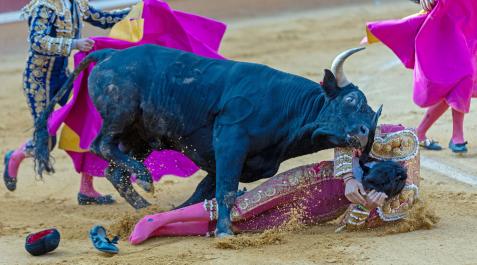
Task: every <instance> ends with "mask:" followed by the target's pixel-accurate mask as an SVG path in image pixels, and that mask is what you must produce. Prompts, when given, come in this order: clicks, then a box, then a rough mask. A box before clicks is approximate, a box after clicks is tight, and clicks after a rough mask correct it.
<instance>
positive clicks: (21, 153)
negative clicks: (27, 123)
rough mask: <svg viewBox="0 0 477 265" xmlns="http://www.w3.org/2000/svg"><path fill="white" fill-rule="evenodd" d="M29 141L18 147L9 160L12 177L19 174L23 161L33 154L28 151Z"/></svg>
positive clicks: (9, 170) (9, 173) (9, 172)
mask: <svg viewBox="0 0 477 265" xmlns="http://www.w3.org/2000/svg"><path fill="white" fill-rule="evenodd" d="M27 143H28V142H27ZM27 143H25V144H23V145H22V146H20V148H18V149H16V150H15V151H14V152H13V154H12V156H11V157H10V161H9V162H8V175H9V176H10V177H12V178H16V177H17V176H18V169H19V168H20V164H21V163H22V161H23V160H24V159H25V158H27V157H31V155H29V154H28V153H27V152H26V146H27Z"/></svg>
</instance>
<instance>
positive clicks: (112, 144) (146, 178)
mask: <svg viewBox="0 0 477 265" xmlns="http://www.w3.org/2000/svg"><path fill="white" fill-rule="evenodd" d="M107 131H108V129H107V127H105V126H104V125H103V128H101V132H100V133H99V135H98V136H97V137H96V139H95V140H94V141H93V143H92V145H91V151H92V152H93V153H95V154H97V155H99V156H100V157H102V158H103V159H106V160H108V161H110V162H112V163H114V164H115V165H116V166H119V167H121V168H123V169H125V170H127V171H129V173H131V174H135V175H136V177H137V180H136V183H137V184H138V185H139V186H141V188H143V189H144V190H145V191H147V192H153V191H154V185H153V183H152V176H151V174H150V173H149V171H148V170H147V168H146V167H145V166H144V165H143V164H142V163H141V162H139V161H137V160H136V159H134V158H132V157H130V156H128V155H126V154H125V153H124V152H122V151H121V150H120V149H119V140H118V138H117V137H115V136H114V135H109V134H107V133H105V132H107Z"/></svg>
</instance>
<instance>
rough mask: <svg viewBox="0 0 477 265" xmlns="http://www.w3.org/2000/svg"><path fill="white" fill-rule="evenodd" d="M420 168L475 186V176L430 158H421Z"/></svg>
mask: <svg viewBox="0 0 477 265" xmlns="http://www.w3.org/2000/svg"><path fill="white" fill-rule="evenodd" d="M421 166H422V167H423V168H425V169H428V170H430V171H434V172H437V173H440V174H442V175H445V176H447V177H449V178H453V179H455V180H457V181H460V182H464V183H466V184H470V185H472V186H477V176H473V175H470V174H468V173H466V172H464V171H462V170H460V169H458V168H455V167H452V166H449V165H446V164H444V163H442V162H439V161H436V160H434V159H432V158H429V157H425V156H421Z"/></svg>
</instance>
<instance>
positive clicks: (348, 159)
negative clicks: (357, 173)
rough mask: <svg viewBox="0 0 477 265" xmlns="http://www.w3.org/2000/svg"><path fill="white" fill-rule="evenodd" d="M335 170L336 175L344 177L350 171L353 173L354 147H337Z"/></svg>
mask: <svg viewBox="0 0 477 265" xmlns="http://www.w3.org/2000/svg"><path fill="white" fill-rule="evenodd" d="M334 162H335V163H334V167H335V169H334V172H335V176H336V177H343V175H345V174H348V173H353V149H352V148H341V147H338V148H335V160H334Z"/></svg>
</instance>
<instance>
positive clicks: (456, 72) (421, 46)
mask: <svg viewBox="0 0 477 265" xmlns="http://www.w3.org/2000/svg"><path fill="white" fill-rule="evenodd" d="M367 27H368V30H369V31H370V32H371V33H372V34H373V35H374V36H375V37H376V38H377V39H379V40H380V41H381V42H383V43H384V44H385V45H387V46H388V47H389V48H390V49H391V50H392V51H393V52H394V53H395V54H396V55H397V56H398V57H399V59H400V60H401V61H402V63H403V64H404V65H405V66H406V67H407V68H410V69H414V96H413V98H414V102H415V103H416V104H417V105H419V106H420V107H430V106H432V105H435V104H437V103H439V102H441V101H442V100H446V102H447V103H448V104H449V105H450V106H451V107H452V108H453V109H456V110H458V111H460V112H465V113H467V112H469V108H470V101H471V98H472V96H477V86H476V83H475V81H476V80H475V79H476V76H477V75H476V65H475V64H476V59H477V57H476V55H477V54H476V48H477V1H475V0H439V1H438V3H437V5H436V7H435V8H434V9H433V10H432V11H431V12H430V13H428V14H423V15H416V16H411V17H407V18H404V19H398V20H387V21H378V22H371V23H368V24H367Z"/></svg>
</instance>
